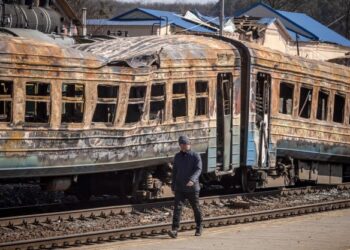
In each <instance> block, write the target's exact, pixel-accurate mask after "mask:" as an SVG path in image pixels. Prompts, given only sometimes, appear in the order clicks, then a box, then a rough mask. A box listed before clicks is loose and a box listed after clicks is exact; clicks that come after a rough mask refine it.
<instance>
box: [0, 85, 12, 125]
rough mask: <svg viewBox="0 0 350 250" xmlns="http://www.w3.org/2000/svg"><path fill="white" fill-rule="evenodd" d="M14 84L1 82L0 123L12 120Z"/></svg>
mask: <svg viewBox="0 0 350 250" xmlns="http://www.w3.org/2000/svg"><path fill="white" fill-rule="evenodd" d="M12 95H13V82H10V81H2V80H0V122H11V119H12Z"/></svg>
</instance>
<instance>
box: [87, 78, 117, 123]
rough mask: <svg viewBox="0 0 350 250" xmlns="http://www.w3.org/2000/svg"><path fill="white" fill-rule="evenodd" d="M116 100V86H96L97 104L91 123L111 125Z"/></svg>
mask: <svg viewBox="0 0 350 250" xmlns="http://www.w3.org/2000/svg"><path fill="white" fill-rule="evenodd" d="M117 100H118V86H110V85H109V86H108V85H98V86H97V104H96V108H95V112H94V116H93V118H92V122H103V123H113V122H114V118H115V114H116V109H117Z"/></svg>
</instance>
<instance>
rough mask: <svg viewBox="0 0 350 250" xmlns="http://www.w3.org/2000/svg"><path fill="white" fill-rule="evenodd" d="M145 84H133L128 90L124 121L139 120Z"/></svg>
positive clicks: (144, 94)
mask: <svg viewBox="0 0 350 250" xmlns="http://www.w3.org/2000/svg"><path fill="white" fill-rule="evenodd" d="M146 89H147V87H146V86H133V87H131V88H130V92H129V104H128V110H127V113H126V118H125V123H134V122H139V121H141V117H142V114H143V106H144V103H145V96H146Z"/></svg>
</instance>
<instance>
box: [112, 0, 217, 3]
mask: <svg viewBox="0 0 350 250" xmlns="http://www.w3.org/2000/svg"><path fill="white" fill-rule="evenodd" d="M118 1H120V2H130V3H135V2H142V3H143V2H144V3H202V4H207V3H217V2H218V1H219V0H118Z"/></svg>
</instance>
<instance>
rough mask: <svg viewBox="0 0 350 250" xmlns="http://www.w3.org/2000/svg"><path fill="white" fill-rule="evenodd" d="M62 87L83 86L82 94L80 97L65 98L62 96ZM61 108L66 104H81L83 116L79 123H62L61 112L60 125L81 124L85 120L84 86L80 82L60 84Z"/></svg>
mask: <svg viewBox="0 0 350 250" xmlns="http://www.w3.org/2000/svg"><path fill="white" fill-rule="evenodd" d="M64 85H81V86H83V94H82V96H81V97H67V96H63V86H64ZM61 98H62V99H61V108H63V105H64V104H66V103H74V104H76V103H82V104H83V111H82V113H83V116H82V119H81V122H63V121H62V116H63V110H61V124H83V123H84V120H85V115H86V112H85V111H86V84H85V83H82V82H62V83H61Z"/></svg>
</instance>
